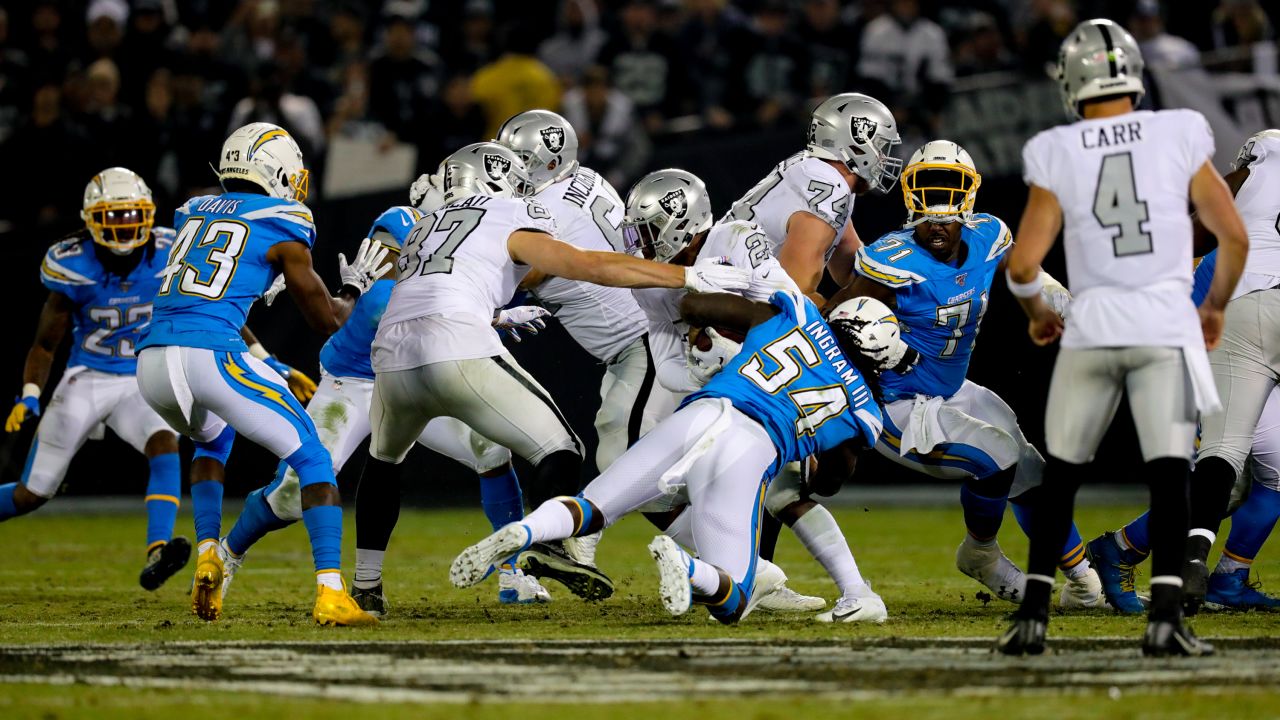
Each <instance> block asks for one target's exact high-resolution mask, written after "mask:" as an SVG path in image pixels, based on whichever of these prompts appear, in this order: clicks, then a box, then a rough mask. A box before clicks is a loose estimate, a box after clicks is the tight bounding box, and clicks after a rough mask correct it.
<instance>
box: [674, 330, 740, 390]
mask: <svg viewBox="0 0 1280 720" xmlns="http://www.w3.org/2000/svg"><path fill="white" fill-rule="evenodd" d="M702 332H703V333H704V334H705V335H706V336H707V337H708V338H711V348H710V349H709V350H699V349H698V346H697V345H690V346H689V349H688V350H687V351H686V353H685V357H686V359H687V360H688V361H689V375H690V376H691V377H693V378H694V379H695V380H696V381H697V382H698V384H699V385H706V384H707V381H708V380H710V379H711V378H712V376H714V375H715V374H716V373H718V372H720V371H721V370H723V369H724V366H725V365H728V364H729V361H730V360H732V359H733V358H734V356H735V355H737V354H738V353H739V352H740V351H741V350H742V343H737V342H734V341H732V340H730V339H729V338H726V337H725V336H723V335H721V334H720V333H718V332H716V330H715V328H703V330H702Z"/></svg>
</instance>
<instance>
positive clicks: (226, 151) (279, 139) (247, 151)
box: [218, 122, 311, 202]
mask: <svg viewBox="0 0 1280 720" xmlns="http://www.w3.org/2000/svg"><path fill="white" fill-rule="evenodd" d="M310 177H311V176H310V173H309V172H307V169H306V168H305V167H303V164H302V150H300V149H298V143H297V142H295V141H294V139H293V136H292V135H290V134H289V133H288V132H286V131H285V129H284V128H282V127H280V126H279V125H272V124H271V123H264V122H256V123H249V124H248V125H245V126H244V127H242V128H240V129H239V130H236V131H235V132H233V133H231V136H230V137H228V138H227V141H226V142H224V143H222V155H221V156H220V157H219V161H218V179H219V180H231V179H235V180H247V181H249V182H251V183H253V184H254V185H257V186H259V187H261V188H262V189H263V190H264V191H266V193H267V194H268V195H270V196H271V197H277V198H281V199H284V200H297V201H298V202H306V200H307V191H308V189H309V188H310V182H311V180H310Z"/></svg>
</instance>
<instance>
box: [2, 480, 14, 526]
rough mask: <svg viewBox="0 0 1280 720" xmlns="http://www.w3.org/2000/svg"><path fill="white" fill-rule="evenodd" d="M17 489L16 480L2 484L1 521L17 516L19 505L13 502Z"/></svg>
mask: <svg viewBox="0 0 1280 720" xmlns="http://www.w3.org/2000/svg"><path fill="white" fill-rule="evenodd" d="M17 489H18V483H16V482H11V483H6V484H4V485H0V522H4V521H5V520H8V519H9V518H11V517H15V516H17V514H18V506H17V505H14V504H13V491H14V490H17Z"/></svg>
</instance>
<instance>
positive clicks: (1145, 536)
mask: <svg viewBox="0 0 1280 720" xmlns="http://www.w3.org/2000/svg"><path fill="white" fill-rule="evenodd" d="M1115 538H1116V545H1119V546H1120V549H1121V550H1125V551H1129V550H1132V551H1133V552H1136V553H1138V554H1139V555H1143V556H1145V555H1146V554H1147V553H1149V552H1151V511H1150V510H1148V511H1147V512H1144V513H1142V514H1141V515H1139V516H1138V517H1136V518H1134V519H1133V520H1131V521H1130V522H1129V524H1128V525H1125V526H1124V527H1122V528H1120V532H1118V533H1116V534H1115Z"/></svg>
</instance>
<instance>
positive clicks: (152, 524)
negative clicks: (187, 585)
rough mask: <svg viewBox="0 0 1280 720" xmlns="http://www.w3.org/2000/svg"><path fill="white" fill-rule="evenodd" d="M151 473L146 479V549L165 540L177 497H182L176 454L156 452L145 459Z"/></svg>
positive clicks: (170, 532) (173, 519) (175, 512)
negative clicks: (148, 458)
mask: <svg viewBox="0 0 1280 720" xmlns="http://www.w3.org/2000/svg"><path fill="white" fill-rule="evenodd" d="M148 464H149V465H150V466H151V474H150V476H149V477H148V478H147V496H146V498H145V500H144V501H143V503H144V504H145V505H146V507H147V551H148V552H150V551H151V548H153V547H155V546H157V545H162V544H164V543H167V542H169V538H171V537H173V524H174V523H175V522H176V521H177V520H178V504H179V503H180V502H181V501H180V500H179V498H181V496H182V464H181V461H180V460H179V459H178V453H165V454H163V455H157V456H155V457H153V458H151V459H150V460H149V461H148Z"/></svg>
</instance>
